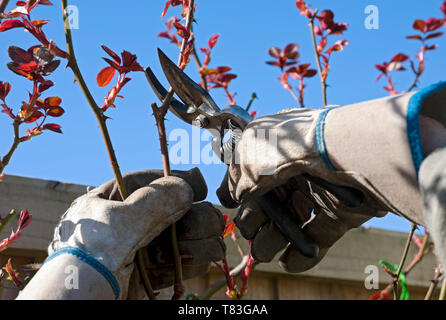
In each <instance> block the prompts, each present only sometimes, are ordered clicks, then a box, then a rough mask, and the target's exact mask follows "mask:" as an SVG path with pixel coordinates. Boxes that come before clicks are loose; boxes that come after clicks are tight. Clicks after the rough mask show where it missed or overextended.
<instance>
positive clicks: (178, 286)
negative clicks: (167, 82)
mask: <svg viewBox="0 0 446 320" xmlns="http://www.w3.org/2000/svg"><path fill="white" fill-rule="evenodd" d="M193 21H194V0H190V2H189V7H188V12H187V16H186V28H187V30H189V32H190V34H192V22H193ZM188 40H189V39H183V41H182V42H181V48H180V55H179V57H178V62H177V65H178V66H180V65H181V62H182V60H183V55H184V52H185V49H186V46H187V43H188ZM173 94H174V91H173V88H172V87H170V88H169V90H168V92H167V94H166V97H165V98H164V101H163V103H162V105H161V107H159V108H158V106H157V104H156V103H152V110H153V115H154V116H155V121H156V127H157V129H158V136H159V140H160V147H161V159H162V162H163V172H164V176H165V177H168V176H170V175H171V172H170V161H169V150H168V148H167V136H166V127H165V124H164V120H165V118H164V117H165V116H166V114H167V111H168V110H169V106H170V102H171V100H172V97H173ZM170 230H171V240H172V253H173V258H174V264H175V282H174V286H173V287H174V294H173V296H172V300H178V299H180V298H181V297H182V295H183V294H184V292H185V287H184V283H183V267H182V263H181V255H180V250H179V247H178V238H177V229H176V224H175V223H174V224H172V226H171V229H170Z"/></svg>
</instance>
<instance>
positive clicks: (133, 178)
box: [48, 169, 225, 298]
mask: <svg viewBox="0 0 446 320" xmlns="http://www.w3.org/2000/svg"><path fill="white" fill-rule="evenodd" d="M173 175H175V176H171V177H167V178H164V177H162V172H161V171H159V170H151V171H141V172H135V173H130V174H126V175H124V177H123V179H124V183H125V185H126V188H127V192H128V194H129V197H128V198H127V199H126V200H125V201H120V200H121V197H120V195H119V192H118V189H117V186H116V184H115V182H114V180H112V181H109V182H107V183H105V184H103V185H102V186H100V187H98V188H96V189H94V190H92V191H90V192H88V193H87V194H86V195H83V196H81V197H79V198H78V199H76V200H75V201H74V202H73V204H72V205H71V207H70V208H69V209H68V211H67V212H66V213H65V214H64V215H63V216H62V219H61V221H60V223H59V224H58V226H57V227H56V230H55V233H54V238H53V241H52V242H51V244H50V246H49V249H48V253H49V255H51V254H52V253H53V252H54V251H56V250H58V249H61V248H64V247H75V248H80V249H81V250H83V251H85V252H87V253H89V254H90V255H92V256H93V257H94V258H95V259H97V260H98V261H100V262H101V263H102V264H103V265H104V266H105V267H107V268H108V269H109V270H110V271H111V272H112V273H113V274H114V275H115V277H116V278H117V280H118V282H119V285H120V287H121V296H120V298H126V296H127V289H128V285H129V279H130V276H131V274H132V271H133V269H134V263H133V260H134V257H135V253H136V251H137V250H138V249H140V248H143V247H145V246H146V245H148V244H149V243H151V242H152V241H153V240H154V239H155V238H156V237H158V236H159V235H160V234H161V233H162V232H163V231H164V230H165V229H166V228H167V227H168V226H170V225H171V224H172V223H174V222H177V221H178V220H179V219H181V218H183V217H184V218H183V219H182V220H180V221H179V222H178V227H177V228H178V233H179V239H180V244H179V245H180V253H181V254H186V253H187V254H188V255H190V257H189V262H190V263H189V270H188V271H187V272H186V270H185V277H186V278H187V277H190V276H195V275H198V274H200V273H201V272H205V271H207V266H208V265H209V263H210V262H211V261H212V260H220V259H221V258H222V257H223V256H224V250H225V247H224V244H223V242H222V240H221V238H219V236H220V235H221V233H222V232H223V228H224V222H223V218H222V216H221V214H220V212H219V211H218V210H216V209H214V208H213V207H212V206H211V205H210V204H208V203H201V204H193V202H195V201H200V200H203V199H204V198H205V197H206V195H207V187H206V183H205V181H204V179H203V177H202V175H201V173H200V172H199V170H198V169H192V170H190V171H187V172H181V171H174V172H173ZM186 213H187V214H186ZM198 215H200V217H199V218H198ZM170 247H171V241H170V237H169V236H168V237H164V236H161V237H159V238H158V239H157V240H156V241H155V243H154V244H152V245H151V246H150V249H149V250H154V251H155V252H157V253H158V254H161V255H170V252H165V251H164V250H166V251H168V250H170ZM165 248H169V249H165ZM209 248H212V251H209ZM185 261H188V260H185ZM160 263H161V262H160V261H159V260H156V259H154V262H153V264H152V265H151V266H150V267H151V270H152V269H153V270H154V272H157V273H158V274H157V275H156V276H159V277H160V279H159V281H158V282H155V283H154V284H155V285H154V287H155V288H159V287H160V286H168V285H171V284H172V281H171V279H170V278H169V276H167V275H164V274H170V273H171V272H172V268H173V266H172V265H165V264H163V265H160ZM163 272H164V273H163Z"/></svg>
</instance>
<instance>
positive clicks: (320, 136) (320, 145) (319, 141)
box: [314, 107, 338, 171]
mask: <svg viewBox="0 0 446 320" xmlns="http://www.w3.org/2000/svg"><path fill="white" fill-rule="evenodd" d="M335 108H338V107H331V108H327V109H325V110H324V111H322V112H321V113H320V114H319V118H318V119H317V123H316V133H315V137H314V138H315V144H316V150H317V153H318V154H319V156H320V157H321V159H322V160H323V161H324V162H325V164H326V165H327V166H328V167H329V168H330V169H331V170H334V171H336V168H335V166H334V165H333V164H332V163H331V161H330V159H329V158H328V153H327V147H326V145H325V138H324V131H325V118H326V117H327V114H328V112H329V111H330V110H333V109H335Z"/></svg>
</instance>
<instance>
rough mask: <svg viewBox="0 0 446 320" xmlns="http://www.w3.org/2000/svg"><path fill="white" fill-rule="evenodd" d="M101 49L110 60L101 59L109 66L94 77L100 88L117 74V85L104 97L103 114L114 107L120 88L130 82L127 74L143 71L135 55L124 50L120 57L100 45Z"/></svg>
mask: <svg viewBox="0 0 446 320" xmlns="http://www.w3.org/2000/svg"><path fill="white" fill-rule="evenodd" d="M102 49H103V50H104V51H105V52H106V53H107V54H108V55H109V56H110V57H111V58H112V60H110V59H109V58H103V59H104V61H105V62H107V63H108V64H109V65H110V66H107V67H105V68H103V69H102V70H101V71H99V73H98V75H97V76H96V82H97V83H98V85H99V86H100V87H105V86H107V85H108V84H109V83H110V81H111V80H112V79H113V77H114V75H115V72H118V74H119V76H118V83H117V84H116V85H114V86H113V87H112V88H111V89H110V91H109V92H108V94H107V96H106V97H105V101H104V104H103V105H102V107H101V110H102V111H103V112H105V111H106V110H107V109H108V108H110V107H115V105H114V102H115V100H116V98H117V97H120V95H119V93H120V91H121V90H122V88H123V87H124V86H125V85H126V84H127V83H128V82H129V81H130V80H131V78H128V77H127V74H128V73H131V72H137V71H144V69H143V67H141V65H140V64H139V63H138V62H137V61H136V60H137V57H136V55H134V54H132V53H130V52H128V51H126V50H124V51H123V52H122V53H121V57H119V55H118V54H116V53H115V52H114V51H113V50H111V49H109V48H108V47H106V46H105V45H102Z"/></svg>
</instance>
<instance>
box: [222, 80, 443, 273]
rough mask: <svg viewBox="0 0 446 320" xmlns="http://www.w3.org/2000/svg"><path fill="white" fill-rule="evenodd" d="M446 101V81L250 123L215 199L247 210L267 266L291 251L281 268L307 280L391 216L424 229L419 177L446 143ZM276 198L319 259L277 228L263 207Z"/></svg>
mask: <svg viewBox="0 0 446 320" xmlns="http://www.w3.org/2000/svg"><path fill="white" fill-rule="evenodd" d="M445 96H446V83H440V84H436V85H433V86H431V87H428V88H426V89H424V90H422V91H420V92H418V93H416V94H415V93H406V94H402V95H399V96H394V97H388V98H383V99H378V100H373V101H368V102H363V103H358V104H354V105H349V106H344V107H335V108H327V109H322V110H309V109H294V110H284V111H282V112H280V113H279V114H277V115H273V116H267V117H262V118H259V119H257V120H255V121H253V122H251V123H250V124H249V125H248V127H247V128H246V130H245V132H244V133H243V135H242V138H241V140H240V141H239V143H238V144H237V146H236V150H235V152H234V154H233V157H232V163H231V165H230V166H229V169H228V173H227V179H224V180H223V182H222V186H221V187H220V190H219V192H217V194H218V195H219V198H220V201H221V202H222V204H223V205H224V206H229V207H234V205H235V204H242V206H241V207H240V210H239V213H238V216H237V217H236V219H235V223H236V225H237V226H238V227H239V228H240V231H241V233H242V235H244V236H245V237H246V238H247V239H252V240H253V242H252V245H253V247H252V252H253V255H254V257H255V258H256V259H257V260H258V261H263V262H267V261H270V260H271V259H272V258H273V257H274V256H275V255H276V254H277V253H278V252H279V251H280V250H282V249H284V248H286V250H285V251H284V253H283V254H282V255H281V256H280V258H279V263H280V264H281V266H282V267H283V268H284V269H285V270H287V271H290V272H302V271H305V270H308V269H309V268H311V267H313V266H314V265H316V264H317V263H318V262H319V261H320V260H321V259H322V257H323V256H324V255H325V254H326V252H327V250H328V249H329V248H330V247H331V246H332V245H333V244H334V243H335V242H336V241H337V240H338V239H339V238H340V237H342V236H343V235H344V234H345V232H347V231H348V230H349V229H351V228H355V227H358V226H360V225H361V224H362V223H364V222H366V221H367V220H369V219H370V218H372V217H382V216H384V215H385V214H386V213H387V212H388V211H391V212H394V213H396V214H399V215H401V216H403V217H405V218H407V219H409V220H411V221H412V222H415V223H418V224H423V220H422V215H421V211H422V210H421V208H422V201H421V196H420V193H419V191H418V184H417V179H416V175H417V170H418V167H419V163H420V161H422V159H423V156H424V154H425V153H428V152H429V150H430V149H431V150H433V149H435V148H436V147H438V146H439V145H441V144H442V143H444V142H442V140H441V139H437V138H435V137H438V136H441V134H440V131H439V130H440V129H441V128H440V127H442V125H443V126H444V125H445V123H446V121H445V120H446V119H445V117H444V112H442V111H441V110H443V109H442V108H443V107H444V101H445V100H446V99H445V98H446V97H445ZM432 122H436V123H437V125H436V126H431V125H430V124H431V123H432ZM441 124H442V125H441ZM443 128H444V127H443ZM429 131H430V133H432V131H434V133H435V134H426V133H427V132H429ZM422 140H423V141H422ZM421 141H422V142H423V143H421ZM274 142H276V143H274ZM420 154H421V155H420ZM270 191H272V192H273V194H274V195H275V200H276V202H277V203H279V202H281V203H286V204H287V205H288V207H289V214H290V215H295V216H296V217H297V219H298V220H299V221H300V223H301V226H300V227H301V229H302V230H303V232H304V233H306V234H307V235H308V236H309V237H310V238H312V239H313V240H314V241H315V242H316V243H317V244H318V245H319V248H320V251H319V255H318V257H316V258H307V257H304V256H303V255H302V254H301V253H300V252H298V251H296V250H295V249H294V248H292V247H290V246H288V244H287V241H286V240H285V238H284V237H283V236H282V235H281V233H280V232H279V231H278V230H277V227H276V226H275V225H274V224H273V223H271V222H270V220H269V218H268V215H267V214H265V209H264V208H263V207H262V206H261V205H259V202H258V201H256V198H257V197H259V196H260V195H263V194H265V193H267V192H270ZM231 199H232V200H231Z"/></svg>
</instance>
